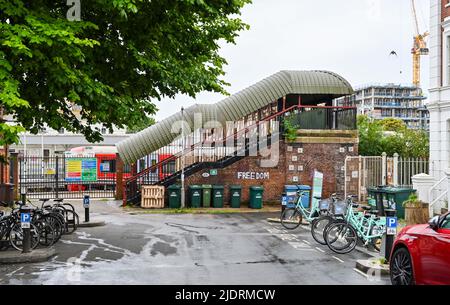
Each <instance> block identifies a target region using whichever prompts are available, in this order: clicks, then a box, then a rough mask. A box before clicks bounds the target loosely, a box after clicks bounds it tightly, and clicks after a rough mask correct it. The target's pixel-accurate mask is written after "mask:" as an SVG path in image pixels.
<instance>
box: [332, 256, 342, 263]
mask: <svg viewBox="0 0 450 305" xmlns="http://www.w3.org/2000/svg"><path fill="white" fill-rule="evenodd" d="M333 258H334V259H335V260H337V261H338V262H341V263H343V262H344V261H343V260H342V259H340V258H339V257H336V256H333Z"/></svg>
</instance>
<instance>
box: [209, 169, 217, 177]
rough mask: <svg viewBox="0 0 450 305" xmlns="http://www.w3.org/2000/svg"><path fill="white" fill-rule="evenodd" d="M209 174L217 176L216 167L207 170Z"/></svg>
mask: <svg viewBox="0 0 450 305" xmlns="http://www.w3.org/2000/svg"><path fill="white" fill-rule="evenodd" d="M209 174H210V175H211V176H217V169H212V170H210V171H209Z"/></svg>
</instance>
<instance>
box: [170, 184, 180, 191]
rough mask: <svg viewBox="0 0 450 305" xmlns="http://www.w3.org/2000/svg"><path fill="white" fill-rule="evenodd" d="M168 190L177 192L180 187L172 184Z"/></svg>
mask: <svg viewBox="0 0 450 305" xmlns="http://www.w3.org/2000/svg"><path fill="white" fill-rule="evenodd" d="M168 189H169V190H178V189H181V185H179V184H172V185H170V186H169V187H168Z"/></svg>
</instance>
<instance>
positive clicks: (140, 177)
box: [123, 105, 301, 206]
mask: <svg viewBox="0 0 450 305" xmlns="http://www.w3.org/2000/svg"><path fill="white" fill-rule="evenodd" d="M300 107H301V106H299V105H295V106H292V107H289V108H287V109H285V110H282V111H279V112H277V113H275V114H271V115H269V116H267V117H265V118H263V119H261V120H259V121H258V122H256V123H255V124H252V125H250V126H246V127H244V128H242V129H240V130H238V131H235V132H234V133H233V134H232V135H230V136H228V137H225V138H224V139H223V140H222V139H221V141H220V142H219V143H220V144H221V146H219V147H223V148H224V149H223V152H224V154H223V156H220V158H217V156H216V154H214V156H213V158H212V159H209V160H207V161H205V160H203V158H202V161H200V162H217V161H219V160H220V159H222V158H224V157H227V156H232V155H234V154H236V152H237V151H238V150H239V149H240V148H242V147H240V148H239V147H236V145H234V146H233V151H231V152H230V151H227V149H228V148H227V147H226V146H225V147H224V144H225V145H226V144H228V143H229V142H230V139H232V140H233V143H234V144H236V140H238V139H239V137H241V136H244V137H245V136H246V135H247V133H248V132H249V131H251V130H254V129H255V127H259V126H260V125H261V124H263V123H266V122H268V121H271V120H273V119H276V118H279V117H280V116H282V115H283V114H285V113H288V112H291V111H293V110H296V109H299V108H300ZM267 136H270V133H268V134H267ZM215 143H218V142H216V141H200V142H198V143H195V144H193V145H190V146H189V147H187V148H186V149H182V151H181V152H179V153H176V154H173V155H171V156H169V157H167V158H166V159H164V160H162V161H161V162H158V163H157V164H154V165H152V166H150V167H148V168H146V169H144V170H142V171H141V172H139V173H138V174H136V175H134V176H132V177H130V178H128V179H126V180H125V181H124V185H123V188H124V190H123V205H124V206H125V205H126V204H127V202H128V200H129V199H132V198H130V197H131V195H133V194H134V195H135V196H136V195H137V194H138V191H139V187H140V185H142V184H150V185H152V184H158V183H159V182H160V181H161V179H160V178H161V175H158V173H157V172H158V170H159V169H164V167H168V165H169V163H170V162H174V161H175V162H177V161H178V160H180V158H182V157H184V158H189V157H190V156H189V154H192V153H193V152H194V153H195V150H196V149H203V148H204V146H206V145H208V147H213V146H212V145H211V146H210V144H215ZM244 143H245V142H244ZM195 163H198V162H196V161H195V155H194V158H192V159H191V160H190V162H185V168H186V167H189V166H192V165H193V164H195ZM163 172H164V171H163ZM155 173H156V174H155Z"/></svg>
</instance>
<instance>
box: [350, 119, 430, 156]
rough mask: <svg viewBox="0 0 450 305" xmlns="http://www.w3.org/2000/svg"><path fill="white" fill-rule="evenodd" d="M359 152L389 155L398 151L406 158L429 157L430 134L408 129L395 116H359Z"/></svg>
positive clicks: (366, 154) (368, 154)
mask: <svg viewBox="0 0 450 305" xmlns="http://www.w3.org/2000/svg"><path fill="white" fill-rule="evenodd" d="M358 132H359V153H360V154H361V155H362V156H379V155H381V154H382V153H383V152H386V154H387V155H388V156H393V155H394V154H395V153H398V154H399V155H400V156H402V157H404V158H428V157H429V136H428V134H427V133H426V132H425V131H423V130H413V129H408V128H407V126H406V124H405V123H404V122H403V121H401V120H399V119H394V118H387V119H383V120H379V121H376V120H372V119H370V118H369V117H367V116H358Z"/></svg>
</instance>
